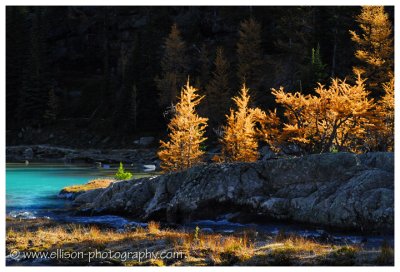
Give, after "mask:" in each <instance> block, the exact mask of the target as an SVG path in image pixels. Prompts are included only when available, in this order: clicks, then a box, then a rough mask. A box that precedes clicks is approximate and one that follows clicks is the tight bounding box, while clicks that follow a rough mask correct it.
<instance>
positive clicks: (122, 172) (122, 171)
mask: <svg viewBox="0 0 400 272" xmlns="http://www.w3.org/2000/svg"><path fill="white" fill-rule="evenodd" d="M115 178H116V179H118V180H126V179H131V178H132V173H130V172H125V169H124V166H123V165H122V162H120V163H119V168H118V171H117V173H115Z"/></svg>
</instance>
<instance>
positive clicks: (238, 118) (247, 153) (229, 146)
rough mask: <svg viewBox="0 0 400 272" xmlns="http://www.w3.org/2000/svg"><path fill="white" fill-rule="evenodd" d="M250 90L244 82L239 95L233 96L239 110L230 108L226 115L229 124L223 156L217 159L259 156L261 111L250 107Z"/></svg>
mask: <svg viewBox="0 0 400 272" xmlns="http://www.w3.org/2000/svg"><path fill="white" fill-rule="evenodd" d="M248 91H249V89H247V88H246V86H245V84H243V87H242V89H241V90H240V93H239V96H235V97H234V98H233V101H234V102H235V104H236V106H237V110H236V111H234V110H233V109H230V113H229V115H226V118H227V124H226V126H225V127H224V135H223V138H222V139H221V143H222V158H219V157H217V158H215V160H219V161H228V162H252V161H256V160H257V158H258V155H259V154H258V150H257V149H258V141H257V131H256V121H257V116H259V114H261V111H260V110H259V109H253V108H249V101H250V96H249V94H248Z"/></svg>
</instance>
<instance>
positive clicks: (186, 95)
mask: <svg viewBox="0 0 400 272" xmlns="http://www.w3.org/2000/svg"><path fill="white" fill-rule="evenodd" d="M203 98H204V96H200V95H198V94H197V89H196V88H194V87H192V86H190V84H189V80H188V81H187V83H186V86H184V87H183V88H182V91H181V94H180V96H179V98H178V103H177V104H176V106H175V114H174V117H173V118H172V119H171V122H170V123H169V124H168V129H169V134H168V137H169V140H168V141H167V142H164V141H160V143H161V147H160V150H159V152H158V157H159V158H160V160H161V168H162V169H163V170H164V171H165V172H171V171H180V170H184V169H187V168H190V167H192V166H194V165H196V164H199V163H201V159H202V156H203V154H204V151H203V150H201V144H202V143H203V142H204V141H205V140H206V139H207V138H206V137H204V133H205V129H206V127H207V120H208V119H207V118H203V117H200V116H198V114H197V113H196V109H195V108H196V106H198V105H199V104H200V102H201V100H202V99H203Z"/></svg>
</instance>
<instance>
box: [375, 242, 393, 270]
mask: <svg viewBox="0 0 400 272" xmlns="http://www.w3.org/2000/svg"><path fill="white" fill-rule="evenodd" d="M376 262H377V263H378V264H380V265H393V264H394V250H393V248H392V247H391V246H390V245H389V243H388V242H387V241H386V240H384V241H383V242H382V245H381V252H380V254H379V256H378V258H377V260H376Z"/></svg>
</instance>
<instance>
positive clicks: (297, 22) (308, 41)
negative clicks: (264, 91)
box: [275, 7, 314, 90]
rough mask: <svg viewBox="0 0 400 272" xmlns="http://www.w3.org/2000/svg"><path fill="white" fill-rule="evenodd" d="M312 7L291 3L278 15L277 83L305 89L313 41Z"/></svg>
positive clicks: (276, 44)
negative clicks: (292, 5)
mask: <svg viewBox="0 0 400 272" xmlns="http://www.w3.org/2000/svg"><path fill="white" fill-rule="evenodd" d="M313 12H314V9H313V8H312V7H288V8H285V10H284V14H283V15H282V16H281V17H280V18H279V19H278V22H277V27H276V30H275V32H276V37H277V40H276V41H275V46H276V47H277V49H278V50H279V54H277V60H276V62H275V65H276V69H275V71H276V73H275V78H276V81H277V82H276V84H277V85H286V86H290V87H291V88H294V89H297V90H299V89H300V90H303V85H304V83H303V80H304V78H305V77H306V76H307V67H308V63H309V62H308V60H309V56H310V53H309V52H310V51H311V48H312V44H313V32H314V28H313V22H312V18H313Z"/></svg>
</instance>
